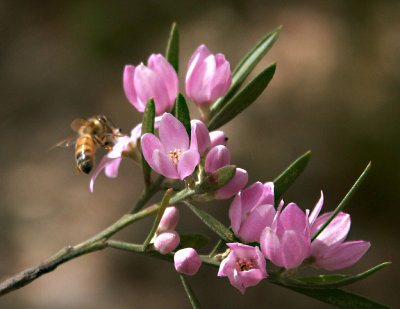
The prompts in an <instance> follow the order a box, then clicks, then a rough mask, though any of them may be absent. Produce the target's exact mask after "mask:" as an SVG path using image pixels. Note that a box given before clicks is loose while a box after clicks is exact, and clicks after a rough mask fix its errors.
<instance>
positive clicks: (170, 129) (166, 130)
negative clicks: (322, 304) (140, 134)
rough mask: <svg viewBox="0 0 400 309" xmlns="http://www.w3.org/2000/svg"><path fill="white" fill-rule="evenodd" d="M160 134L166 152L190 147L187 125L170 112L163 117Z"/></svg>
mask: <svg viewBox="0 0 400 309" xmlns="http://www.w3.org/2000/svg"><path fill="white" fill-rule="evenodd" d="M159 135H160V140H161V143H162V144H163V145H164V149H165V151H166V153H169V152H170V151H174V150H178V149H180V150H182V151H184V150H187V149H189V136H188V134H187V132H186V129H185V127H184V126H183V124H182V123H181V122H180V121H179V120H178V119H176V118H175V117H174V116H172V115H171V114H169V113H165V114H164V115H163V117H162V118H161V121H160V130H159Z"/></svg>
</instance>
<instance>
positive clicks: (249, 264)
mask: <svg viewBox="0 0 400 309" xmlns="http://www.w3.org/2000/svg"><path fill="white" fill-rule="evenodd" d="M227 245H228V247H229V248H230V249H231V252H230V253H229V255H228V256H227V257H226V258H225V259H224V260H223V261H222V262H221V265H220V266H219V271H218V276H219V277H223V276H227V277H228V278H229V281H230V283H231V284H232V285H233V286H234V287H235V288H237V289H238V290H239V291H240V292H241V293H242V294H244V292H245V291H246V288H247V287H249V286H254V285H257V284H258V283H259V282H260V281H261V280H262V279H264V278H267V277H268V274H267V269H266V262H265V258H264V257H263V255H262V254H261V251H260V249H258V247H252V246H247V245H244V244H241V243H229V244H227Z"/></svg>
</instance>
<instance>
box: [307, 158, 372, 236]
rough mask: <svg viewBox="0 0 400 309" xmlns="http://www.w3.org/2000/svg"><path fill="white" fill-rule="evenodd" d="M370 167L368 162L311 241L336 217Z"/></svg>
mask: <svg viewBox="0 0 400 309" xmlns="http://www.w3.org/2000/svg"><path fill="white" fill-rule="evenodd" d="M370 168H371V162H369V163H368V165H367V167H366V168H365V169H364V171H363V172H362V174H361V176H360V177H359V178H358V179H357V181H356V182H355V183H354V185H353V186H352V187H351V188H350V190H349V192H347V194H346V196H345V197H344V198H343V200H342V201H341V202H340V204H339V205H338V206H337V207H336V209H335V210H334V212H333V213H332V215H331V216H330V217H329V219H328V220H327V221H326V222H325V223H324V224H323V225H322V226H321V227H320V228H319V230H318V231H317V232H316V233H315V234H314V235H313V237H312V238H311V241H314V239H315V238H317V237H318V235H319V234H321V232H322V231H323V230H324V229H325V228H326V227H327V226H328V224H329V223H331V221H332V220H333V219H334V218H335V217H336V215H337V214H338V213H339V212H340V211H341V210H342V209H343V208H344V206H346V204H347V203H348V202H349V201H350V199H351V198H352V196H353V195H354V193H355V192H356V191H357V189H358V188H359V186H360V185H361V183H362V181H363V180H364V179H365V176H367V174H368V172H369V170H370Z"/></svg>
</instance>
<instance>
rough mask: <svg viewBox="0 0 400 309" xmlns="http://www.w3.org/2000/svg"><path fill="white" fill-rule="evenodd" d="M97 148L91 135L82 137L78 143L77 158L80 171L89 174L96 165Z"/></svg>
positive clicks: (76, 148)
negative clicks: (95, 154)
mask: <svg viewBox="0 0 400 309" xmlns="http://www.w3.org/2000/svg"><path fill="white" fill-rule="evenodd" d="M95 150H96V147H95V144H94V141H93V139H92V138H91V136H90V135H84V136H82V137H80V138H79V139H78V140H77V142H76V147H75V157H76V167H77V169H78V171H80V172H84V173H86V174H89V172H90V171H91V170H92V168H93V164H94V153H95Z"/></svg>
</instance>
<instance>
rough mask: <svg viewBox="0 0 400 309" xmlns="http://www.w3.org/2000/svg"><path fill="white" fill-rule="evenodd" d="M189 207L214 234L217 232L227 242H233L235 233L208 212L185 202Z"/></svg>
mask: <svg viewBox="0 0 400 309" xmlns="http://www.w3.org/2000/svg"><path fill="white" fill-rule="evenodd" d="M184 203H185V205H186V206H187V207H189V209H190V210H191V211H193V213H194V214H195V215H196V216H197V217H198V218H199V219H200V220H201V221H202V222H203V223H204V224H205V225H207V226H208V227H209V228H210V229H211V230H212V231H213V232H215V233H216V234H217V235H218V236H219V237H221V238H222V239H223V240H224V241H225V242H233V241H234V236H233V233H232V232H231V231H230V230H229V229H228V228H227V227H226V226H225V225H223V224H222V223H221V222H219V221H218V220H217V219H215V218H214V217H213V216H211V215H210V214H209V213H208V212H205V211H204V210H201V209H200V208H197V207H196V206H194V205H193V204H191V203H189V202H184Z"/></svg>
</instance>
